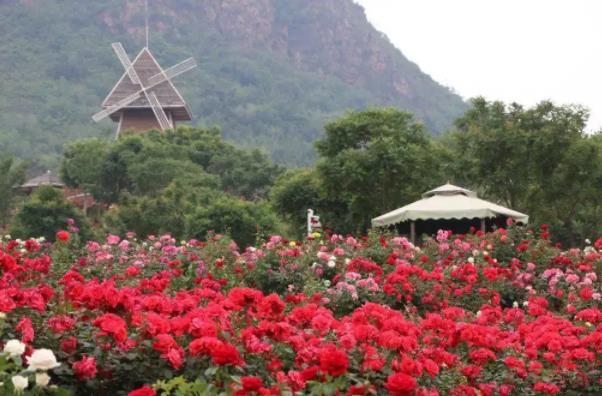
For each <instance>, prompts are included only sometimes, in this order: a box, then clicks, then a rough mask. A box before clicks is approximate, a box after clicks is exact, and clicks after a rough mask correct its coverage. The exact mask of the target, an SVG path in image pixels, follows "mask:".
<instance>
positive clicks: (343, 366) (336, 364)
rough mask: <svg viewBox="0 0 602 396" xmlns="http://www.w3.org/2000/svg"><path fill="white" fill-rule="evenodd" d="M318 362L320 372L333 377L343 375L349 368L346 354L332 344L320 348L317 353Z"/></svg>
mask: <svg viewBox="0 0 602 396" xmlns="http://www.w3.org/2000/svg"><path fill="white" fill-rule="evenodd" d="M318 360H319V361H320V370H322V371H323V372H325V373H328V374H329V375H332V376H333V377H338V376H339V375H342V374H344V373H345V372H346V371H347V368H348V367H349V359H348V358H347V354H346V353H345V352H343V351H341V350H339V349H337V348H336V347H335V346H334V345H332V344H329V345H326V346H325V347H324V348H322V350H321V351H320V352H319V353H318Z"/></svg>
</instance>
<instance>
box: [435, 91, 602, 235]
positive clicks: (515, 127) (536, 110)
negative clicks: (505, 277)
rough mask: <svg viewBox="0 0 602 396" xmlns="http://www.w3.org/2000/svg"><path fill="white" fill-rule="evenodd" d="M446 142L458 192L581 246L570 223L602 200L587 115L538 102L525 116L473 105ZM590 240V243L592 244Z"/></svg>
mask: <svg viewBox="0 0 602 396" xmlns="http://www.w3.org/2000/svg"><path fill="white" fill-rule="evenodd" d="M472 103H473V107H472V109H470V110H468V111H467V112H466V114H465V115H464V116H463V117H461V118H459V119H458V120H457V121H456V131H454V132H453V133H452V134H451V135H450V136H449V137H447V143H448V146H449V147H450V149H451V152H452V154H453V158H454V163H453V166H452V167H451V173H452V175H453V178H454V180H455V181H457V182H458V183H460V184H463V185H466V186H470V187H472V188H475V189H478V190H479V191H481V192H482V193H483V195H484V196H486V197H488V198H490V199H494V200H498V201H499V202H500V203H502V204H505V205H508V206H510V207H511V208H513V209H516V210H520V211H524V212H525V213H527V214H529V215H530V216H531V221H532V222H533V223H534V224H535V225H537V224H540V223H548V224H550V225H552V226H553V227H554V231H555V234H556V235H558V236H559V237H560V239H561V240H564V241H567V242H569V241H570V242H575V239H576V238H582V237H583V235H581V231H579V232H578V231H577V229H578V228H580V229H581V230H586V229H588V228H589V229H592V228H593V227H592V226H591V222H592V221H593V222H597V218H596V217H593V218H591V219H590V220H589V223H590V226H587V225H583V224H582V225H580V226H578V227H577V226H575V227H573V225H572V224H573V223H574V222H575V221H577V222H583V221H585V222H588V220H587V219H585V218H583V217H582V215H580V214H584V213H590V214H591V213H595V212H596V209H595V208H597V207H598V203H597V202H598V200H599V198H598V197H599V195H600V192H602V191H601V190H602V188H601V187H600V186H602V184H601V182H602V178H601V177H602V151H601V145H600V136H599V135H596V136H588V135H587V134H586V133H585V125H586V122H587V118H588V113H587V111H586V110H584V109H583V108H581V107H579V106H555V105H553V104H552V103H550V102H541V103H539V104H538V105H536V106H534V107H532V108H524V107H523V106H521V105H518V104H516V103H512V104H510V105H506V104H504V103H502V102H488V101H486V100H485V99H483V98H476V99H474V100H473V101H472ZM591 236H593V235H589V237H591Z"/></svg>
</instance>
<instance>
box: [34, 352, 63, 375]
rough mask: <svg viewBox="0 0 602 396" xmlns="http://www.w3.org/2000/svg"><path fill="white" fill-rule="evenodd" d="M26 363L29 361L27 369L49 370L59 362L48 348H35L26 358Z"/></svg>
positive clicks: (58, 364)
mask: <svg viewBox="0 0 602 396" xmlns="http://www.w3.org/2000/svg"><path fill="white" fill-rule="evenodd" d="M27 363H29V367H28V368H27V370H29V371H35V370H50V369H53V368H55V367H58V366H60V363H58V362H57V361H56V357H55V356H54V353H53V352H52V351H51V350H50V349H36V350H35V351H33V353H32V354H31V356H30V357H28V358H27Z"/></svg>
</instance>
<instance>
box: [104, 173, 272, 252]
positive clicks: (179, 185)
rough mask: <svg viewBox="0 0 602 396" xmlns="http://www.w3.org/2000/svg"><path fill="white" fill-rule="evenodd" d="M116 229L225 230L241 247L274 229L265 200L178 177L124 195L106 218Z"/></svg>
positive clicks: (190, 233) (201, 233)
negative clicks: (153, 191) (147, 191)
mask: <svg viewBox="0 0 602 396" xmlns="http://www.w3.org/2000/svg"><path fill="white" fill-rule="evenodd" d="M105 222H106V225H107V227H109V228H110V229H111V230H114V231H115V232H117V233H121V234H123V233H125V232H126V231H134V232H136V234H138V235H140V236H143V237H144V236H147V235H151V234H153V235H158V234H162V233H169V234H171V235H172V236H174V237H176V238H190V237H196V238H205V236H206V234H207V233H208V232H209V231H215V232H218V233H223V234H228V235H230V236H231V237H232V238H233V239H234V240H235V241H237V242H238V243H239V244H241V245H248V244H251V243H253V242H254V241H255V239H256V238H257V236H261V235H267V234H270V233H272V232H276V231H278V230H279V227H280V225H279V221H278V218H277V217H276V214H275V213H274V212H273V210H272V209H271V208H270V206H269V205H268V204H267V203H266V202H263V201H262V202H249V201H244V200H241V199H239V198H236V197H232V196H230V195H228V194H224V193H222V192H220V191H217V190H212V189H209V188H206V187H202V186H198V185H197V186H194V185H191V184H190V181H189V180H182V179H177V180H175V181H174V182H173V183H172V184H170V185H169V186H168V187H167V188H165V189H164V190H162V191H161V193H160V194H158V195H156V196H135V195H131V194H125V195H124V196H123V197H122V199H121V200H120V202H119V204H117V205H115V207H114V208H113V209H111V210H110V211H109V213H108V215H107V216H106V218H105Z"/></svg>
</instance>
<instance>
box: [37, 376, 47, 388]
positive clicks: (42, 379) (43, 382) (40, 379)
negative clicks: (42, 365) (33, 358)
mask: <svg viewBox="0 0 602 396" xmlns="http://www.w3.org/2000/svg"><path fill="white" fill-rule="evenodd" d="M49 382H50V376H49V375H48V374H46V373H36V385H37V386H39V387H41V388H44V387H45V386H47V385H48V383H49Z"/></svg>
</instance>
